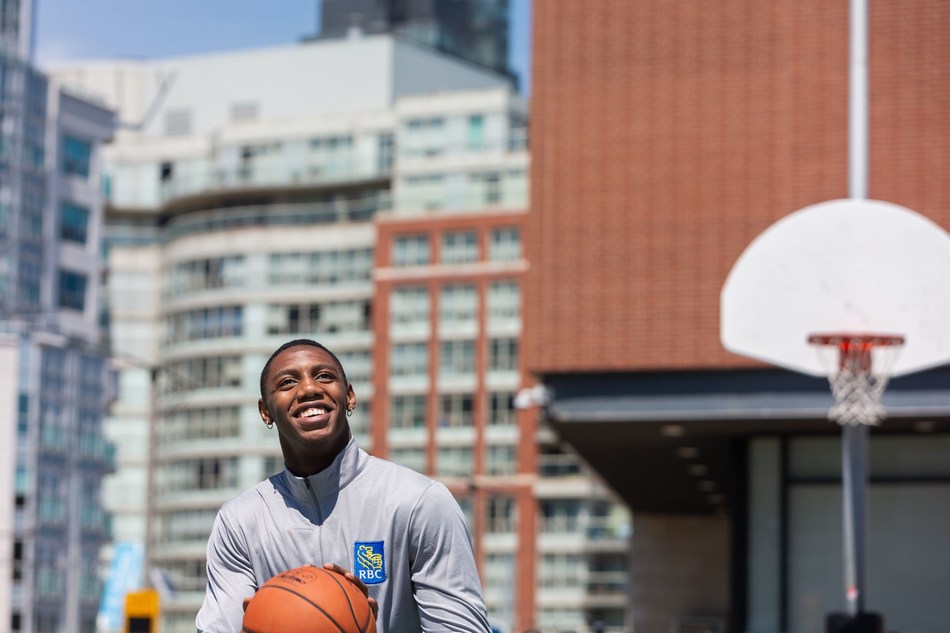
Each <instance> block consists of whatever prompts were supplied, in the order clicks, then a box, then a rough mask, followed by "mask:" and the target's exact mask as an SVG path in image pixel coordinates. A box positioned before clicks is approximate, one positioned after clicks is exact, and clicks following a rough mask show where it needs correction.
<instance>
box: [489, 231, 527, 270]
mask: <svg viewBox="0 0 950 633" xmlns="http://www.w3.org/2000/svg"><path fill="white" fill-rule="evenodd" d="M488 259H489V260H491V261H493V262H511V261H517V260H519V259H521V230H520V229H517V228H502V229H493V230H492V232H491V240H490V241H489V242H488Z"/></svg>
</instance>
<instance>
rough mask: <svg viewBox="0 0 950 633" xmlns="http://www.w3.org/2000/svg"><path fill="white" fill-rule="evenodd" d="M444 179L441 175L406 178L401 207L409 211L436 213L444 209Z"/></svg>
mask: <svg viewBox="0 0 950 633" xmlns="http://www.w3.org/2000/svg"><path fill="white" fill-rule="evenodd" d="M444 185H445V179H444V178H443V177H442V175H441V174H426V175H422V176H406V180H405V189H404V195H403V197H402V205H403V206H404V207H405V208H406V210H409V211H436V210H438V209H443V208H445V205H446V188H445V186H444Z"/></svg>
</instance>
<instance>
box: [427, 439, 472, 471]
mask: <svg viewBox="0 0 950 633" xmlns="http://www.w3.org/2000/svg"><path fill="white" fill-rule="evenodd" d="M472 464H473V462H472V447H471V446H440V447H439V450H438V453H437V456H436V469H435V470H436V475H438V476H440V477H468V476H470V475H471V474H472Z"/></svg>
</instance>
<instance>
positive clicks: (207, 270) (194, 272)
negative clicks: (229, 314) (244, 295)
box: [162, 255, 245, 297]
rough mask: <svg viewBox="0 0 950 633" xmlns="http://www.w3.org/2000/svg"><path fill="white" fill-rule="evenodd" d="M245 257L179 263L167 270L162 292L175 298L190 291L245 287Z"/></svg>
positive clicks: (213, 258)
mask: <svg viewBox="0 0 950 633" xmlns="http://www.w3.org/2000/svg"><path fill="white" fill-rule="evenodd" d="M244 279H245V271H244V256H243V255H232V256H229V257H212V258H206V259H194V260H191V261H186V262H180V263H177V264H175V265H174V266H171V267H170V268H168V269H166V270H165V272H164V279H163V282H164V283H163V289H162V290H163V294H164V296H166V297H175V296H178V295H183V294H187V293H190V292H198V291H202V290H211V289H215V288H229V287H231V288H233V287H237V286H243V285H244Z"/></svg>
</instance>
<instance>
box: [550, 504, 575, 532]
mask: <svg viewBox="0 0 950 633" xmlns="http://www.w3.org/2000/svg"><path fill="white" fill-rule="evenodd" d="M580 514H581V502H580V501H578V500H576V499H556V500H555V499H550V500H543V501H541V531H542V532H576V531H577V529H578V528H579V526H580V521H579V518H580Z"/></svg>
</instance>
